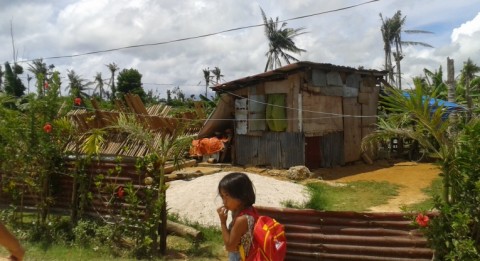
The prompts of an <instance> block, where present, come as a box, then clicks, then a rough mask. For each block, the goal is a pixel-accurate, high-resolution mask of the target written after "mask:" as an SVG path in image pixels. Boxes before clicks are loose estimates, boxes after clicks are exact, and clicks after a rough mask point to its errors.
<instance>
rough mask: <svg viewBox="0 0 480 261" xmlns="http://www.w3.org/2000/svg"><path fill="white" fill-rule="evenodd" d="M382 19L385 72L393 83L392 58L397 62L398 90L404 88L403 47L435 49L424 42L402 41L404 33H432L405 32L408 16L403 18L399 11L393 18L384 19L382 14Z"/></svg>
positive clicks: (420, 31) (381, 29)
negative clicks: (401, 64) (401, 65)
mask: <svg viewBox="0 0 480 261" xmlns="http://www.w3.org/2000/svg"><path fill="white" fill-rule="evenodd" d="M380 19H381V20H382V26H381V28H380V31H381V32H382V39H383V43H384V46H383V48H384V51H385V70H387V71H388V72H389V79H390V82H391V83H393V82H394V81H395V80H394V76H393V74H394V73H393V65H392V58H391V57H392V56H393V58H394V60H395V66H396V71H397V72H396V74H397V75H396V78H397V79H396V82H397V85H398V88H399V89H401V88H402V79H401V68H400V61H401V60H402V59H403V57H404V55H403V50H402V46H408V45H410V46H418V45H420V46H424V47H431V48H432V47H433V46H431V45H430V44H427V43H423V42H414V41H402V33H408V34H417V33H432V32H429V31H425V30H404V28H403V26H404V25H405V21H406V16H403V17H402V12H401V11H400V10H398V11H397V12H396V13H395V14H394V15H393V17H392V18H388V17H386V18H385V19H384V18H383V16H382V14H381V13H380ZM392 46H394V47H395V52H393V51H392Z"/></svg>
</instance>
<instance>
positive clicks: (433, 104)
mask: <svg viewBox="0 0 480 261" xmlns="http://www.w3.org/2000/svg"><path fill="white" fill-rule="evenodd" d="M403 96H405V97H407V98H410V94H409V93H408V92H403ZM426 98H427V97H425V96H424V97H423V100H425V99H426ZM428 105H429V106H430V108H431V110H432V111H435V110H436V109H437V107H442V106H443V108H444V109H445V113H444V114H443V116H442V118H444V119H446V118H448V115H449V114H450V113H451V112H454V111H466V109H465V107H463V106H461V105H458V104H456V103H454V102H448V101H444V100H441V99H436V98H430V100H429V101H428Z"/></svg>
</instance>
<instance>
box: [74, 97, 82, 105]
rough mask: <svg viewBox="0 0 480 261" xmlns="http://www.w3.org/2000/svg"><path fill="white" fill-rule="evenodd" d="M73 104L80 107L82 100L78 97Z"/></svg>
mask: <svg viewBox="0 0 480 261" xmlns="http://www.w3.org/2000/svg"><path fill="white" fill-rule="evenodd" d="M73 102H74V103H75V105H77V106H80V105H81V104H82V98H79V97H77V98H75V100H73Z"/></svg>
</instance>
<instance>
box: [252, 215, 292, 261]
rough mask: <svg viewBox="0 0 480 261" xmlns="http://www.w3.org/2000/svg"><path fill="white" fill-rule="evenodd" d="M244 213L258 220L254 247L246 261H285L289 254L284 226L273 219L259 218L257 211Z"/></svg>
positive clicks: (254, 232)
mask: <svg viewBox="0 0 480 261" xmlns="http://www.w3.org/2000/svg"><path fill="white" fill-rule="evenodd" d="M243 213H244V214H248V215H251V216H253V217H254V218H255V220H256V221H255V225H254V227H253V246H252V248H251V249H250V252H249V253H248V256H247V257H246V260H247V261H283V260H284V259H285V255H286V253H287V238H286V237H285V228H284V226H283V225H282V224H280V223H278V222H277V221H276V220H275V219H273V218H271V217H268V216H258V214H257V213H256V210H255V209H253V210H250V209H249V210H248V211H244V212H243ZM257 217H258V218H257Z"/></svg>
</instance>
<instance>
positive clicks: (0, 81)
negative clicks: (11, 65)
mask: <svg viewBox="0 0 480 261" xmlns="http://www.w3.org/2000/svg"><path fill="white" fill-rule="evenodd" d="M4 74H5V73H4V72H3V70H2V66H1V65H0V92H1V91H2V84H3V75H4Z"/></svg>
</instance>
